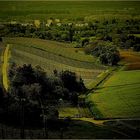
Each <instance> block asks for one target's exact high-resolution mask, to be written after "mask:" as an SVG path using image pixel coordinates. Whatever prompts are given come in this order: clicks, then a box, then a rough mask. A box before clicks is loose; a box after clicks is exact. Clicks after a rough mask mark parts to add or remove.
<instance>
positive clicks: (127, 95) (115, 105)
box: [88, 70, 140, 118]
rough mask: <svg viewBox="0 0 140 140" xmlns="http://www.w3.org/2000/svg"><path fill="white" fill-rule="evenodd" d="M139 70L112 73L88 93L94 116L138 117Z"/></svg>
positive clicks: (139, 111)
mask: <svg viewBox="0 0 140 140" xmlns="http://www.w3.org/2000/svg"><path fill="white" fill-rule="evenodd" d="M139 87H140V70H133V71H119V72H117V73H114V75H113V76H111V77H110V78H109V79H108V80H107V81H106V82H105V83H104V84H103V85H101V86H99V87H98V89H97V90H96V91H95V92H94V93H91V94H89V96H88V100H89V101H90V102H91V103H92V105H93V106H92V111H93V114H94V115H95V117H96V118H132V117H140V104H139V103H140V94H139V93H140V88H139Z"/></svg>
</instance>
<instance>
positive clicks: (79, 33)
mask: <svg viewBox="0 0 140 140" xmlns="http://www.w3.org/2000/svg"><path fill="white" fill-rule="evenodd" d="M139 29H140V27H139V20H137V19H129V20H117V19H112V20H101V21H94V22H91V21H90V22H88V23H78V24H77V23H60V25H57V24H55V23H52V24H50V25H49V26H45V24H41V26H40V27H39V28H37V27H36V26H35V25H33V24H32V25H30V24H28V25H26V26H25V25H22V24H3V25H2V26H0V35H1V36H2V37H4V36H12V37H13V36H14V37H15V36H20V37H36V38H41V39H49V40H57V41H67V42H77V43H78V44H80V46H81V47H82V46H84V42H83V38H88V39H90V37H93V36H96V37H102V38H103V40H109V41H112V37H111V36H106V35H107V34H122V33H123V32H127V34H138V33H139V32H138V31H139ZM86 41H87V40H86ZM86 43H87V42H86ZM86 43H85V44H86Z"/></svg>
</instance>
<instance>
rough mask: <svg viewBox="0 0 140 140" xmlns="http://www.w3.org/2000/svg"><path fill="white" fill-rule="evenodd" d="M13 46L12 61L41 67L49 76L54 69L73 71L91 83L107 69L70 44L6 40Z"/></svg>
mask: <svg viewBox="0 0 140 140" xmlns="http://www.w3.org/2000/svg"><path fill="white" fill-rule="evenodd" d="M4 41H5V43H7V44H11V45H10V46H11V47H10V50H11V60H10V62H15V63H17V64H19V65H22V64H24V63H28V64H32V65H33V66H36V65H40V66H41V67H42V68H44V69H45V71H46V72H47V73H48V74H52V72H53V70H54V69H57V70H58V71H62V70H71V71H73V72H76V74H77V75H78V76H81V77H82V78H83V79H84V82H85V83H89V82H90V81H92V80H93V79H95V78H96V77H97V75H98V74H100V73H101V72H103V71H104V70H105V69H106V67H104V66H101V65H99V64H97V63H96V59H95V58H93V57H92V56H90V55H86V54H84V52H83V51H82V50H78V52H77V51H75V50H77V48H73V47H72V46H70V44H67V43H59V42H55V41H46V40H41V39H33V38H5V39H4Z"/></svg>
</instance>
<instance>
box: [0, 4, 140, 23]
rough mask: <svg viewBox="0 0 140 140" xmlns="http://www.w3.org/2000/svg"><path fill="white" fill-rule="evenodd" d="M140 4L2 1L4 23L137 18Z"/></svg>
mask: <svg viewBox="0 0 140 140" xmlns="http://www.w3.org/2000/svg"><path fill="white" fill-rule="evenodd" d="M139 6H140V2H139V1H105V2H102V1H77V2H76V1H75V2H73V1H58V2H57V1H42V2H40V1H34V2H32V1H28V2H26V1H0V19H1V21H9V20H18V21H23V22H26V21H32V20H35V19H40V20H47V19H49V18H59V19H61V20H63V21H69V20H73V21H75V20H80V21H83V20H84V21H89V20H91V19H92V20H95V19H104V18H115V17H119V18H120V19H125V18H127V17H131V16H133V17H137V16H139V14H138V13H140V9H139Z"/></svg>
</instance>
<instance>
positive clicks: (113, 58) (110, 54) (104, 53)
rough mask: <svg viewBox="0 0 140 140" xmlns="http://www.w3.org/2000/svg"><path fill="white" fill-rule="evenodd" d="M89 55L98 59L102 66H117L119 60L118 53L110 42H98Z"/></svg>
mask: <svg viewBox="0 0 140 140" xmlns="http://www.w3.org/2000/svg"><path fill="white" fill-rule="evenodd" d="M91 53H92V54H93V55H94V56H96V57H99V60H100V62H101V63H102V64H108V65H117V63H118V62H119V60H120V54H119V51H118V50H117V48H116V46H115V45H113V44H112V43H111V42H99V43H98V44H97V45H96V46H95V47H94V48H93V49H92V52H91Z"/></svg>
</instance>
